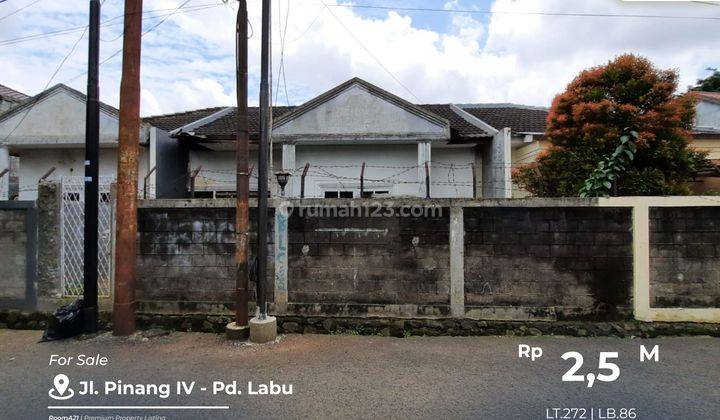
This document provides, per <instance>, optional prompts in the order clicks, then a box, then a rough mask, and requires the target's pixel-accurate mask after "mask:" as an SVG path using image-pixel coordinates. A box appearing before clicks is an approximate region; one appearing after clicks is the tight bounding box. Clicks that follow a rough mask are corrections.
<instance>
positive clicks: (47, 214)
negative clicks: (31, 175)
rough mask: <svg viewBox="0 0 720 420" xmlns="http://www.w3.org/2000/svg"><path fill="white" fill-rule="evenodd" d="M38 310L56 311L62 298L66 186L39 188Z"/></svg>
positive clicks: (41, 186) (43, 186) (43, 184)
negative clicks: (64, 190)
mask: <svg viewBox="0 0 720 420" xmlns="http://www.w3.org/2000/svg"><path fill="white" fill-rule="evenodd" d="M37 207H38V251H37V267H38V270H37V297H38V306H37V307H38V310H40V311H52V310H55V309H56V302H55V299H56V298H59V297H61V296H62V215H61V212H62V184H60V183H59V182H43V183H41V184H40V185H38V199H37Z"/></svg>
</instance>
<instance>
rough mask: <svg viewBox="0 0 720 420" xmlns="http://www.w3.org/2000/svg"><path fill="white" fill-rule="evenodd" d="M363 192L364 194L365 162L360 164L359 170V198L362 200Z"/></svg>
mask: <svg viewBox="0 0 720 420" xmlns="http://www.w3.org/2000/svg"><path fill="white" fill-rule="evenodd" d="M364 192H365V162H363V163H362V168H361V169H360V198H363V193H364Z"/></svg>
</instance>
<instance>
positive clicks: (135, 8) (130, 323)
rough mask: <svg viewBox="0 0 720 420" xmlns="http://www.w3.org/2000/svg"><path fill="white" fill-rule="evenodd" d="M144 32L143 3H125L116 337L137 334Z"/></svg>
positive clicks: (115, 312) (116, 260)
mask: <svg viewBox="0 0 720 420" xmlns="http://www.w3.org/2000/svg"><path fill="white" fill-rule="evenodd" d="M141 31H142V0H125V25H124V32H123V62H122V79H121V82H120V124H119V125H120V130H119V132H118V170H117V172H118V173H117V175H118V186H117V221H116V224H117V233H116V250H115V294H114V296H115V301H114V303H113V334H115V335H130V334H132V333H133V332H135V273H136V267H135V264H136V261H135V258H136V256H135V254H136V250H137V243H136V241H137V183H138V147H139V140H140V43H141V37H142V33H141Z"/></svg>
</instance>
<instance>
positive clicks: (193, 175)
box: [190, 166, 202, 198]
mask: <svg viewBox="0 0 720 420" xmlns="http://www.w3.org/2000/svg"><path fill="white" fill-rule="evenodd" d="M201 169H202V166H198V167H197V169H195V170H194V171H192V172H191V173H190V198H195V178H196V177H197V176H198V174H199V173H200V170H201Z"/></svg>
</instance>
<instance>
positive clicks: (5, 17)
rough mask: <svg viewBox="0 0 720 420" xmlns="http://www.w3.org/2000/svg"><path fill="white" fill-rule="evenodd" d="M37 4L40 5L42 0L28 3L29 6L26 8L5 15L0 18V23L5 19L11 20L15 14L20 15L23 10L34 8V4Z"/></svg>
mask: <svg viewBox="0 0 720 420" xmlns="http://www.w3.org/2000/svg"><path fill="white" fill-rule="evenodd" d="M37 3H40V0H35V1H34V2H32V3H28V4H26V5H25V6H23V7H21V8H19V9H17V10H15V11H13V12H10V13H8V14H7V15H5V16H0V21H2V20H5V19H7V18H9V17H10V16H12V15H15V14H17V13H20V12H22V11H23V10H25V9H27V8H28V7H30V6H32V5H33V4H37Z"/></svg>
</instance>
